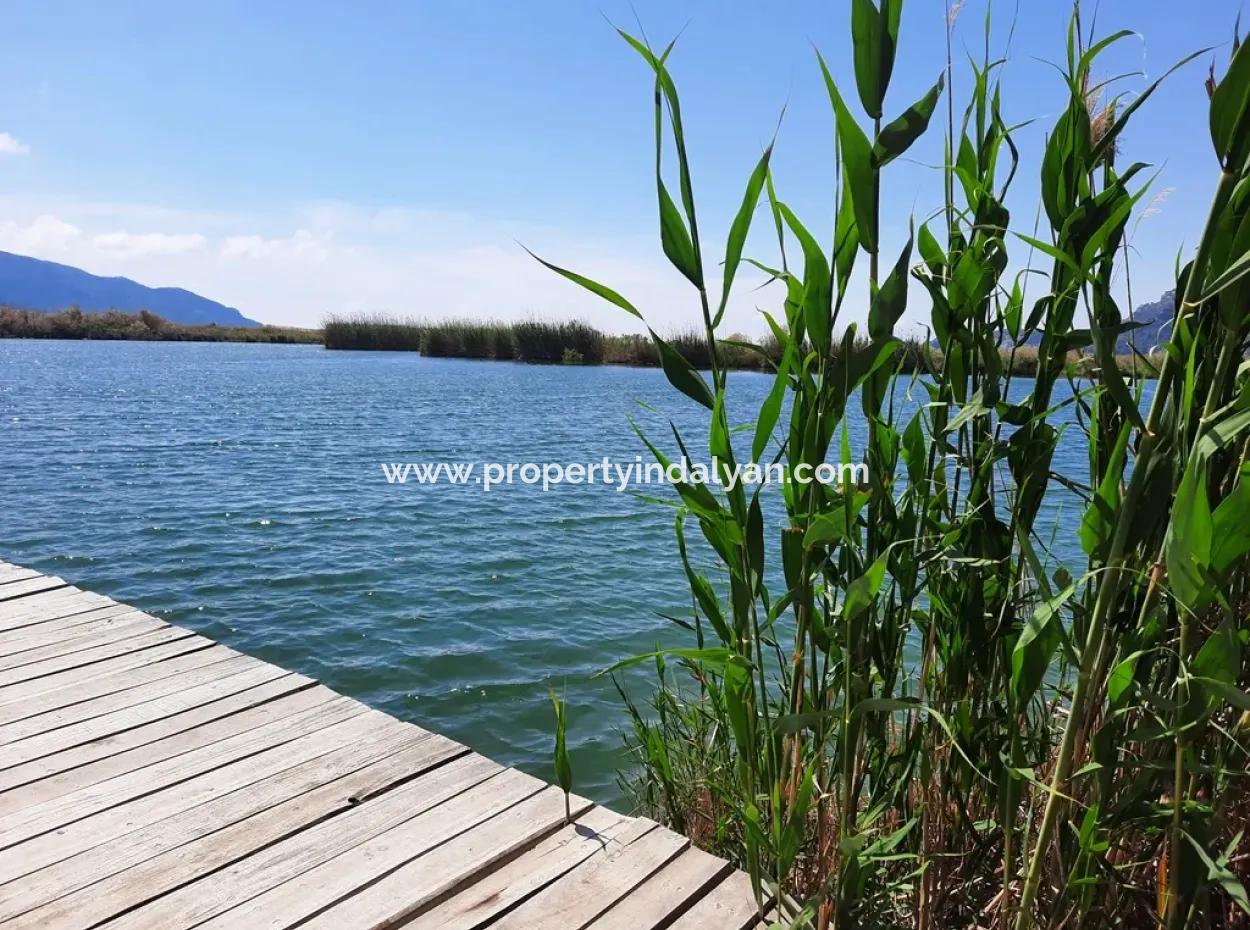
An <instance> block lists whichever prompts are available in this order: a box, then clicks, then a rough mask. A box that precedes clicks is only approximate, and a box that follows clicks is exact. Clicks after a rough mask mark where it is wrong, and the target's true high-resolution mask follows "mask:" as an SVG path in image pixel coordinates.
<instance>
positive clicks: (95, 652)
mask: <svg viewBox="0 0 1250 930" xmlns="http://www.w3.org/2000/svg"><path fill="white" fill-rule="evenodd" d="M194 635H195V634H194V633H192V632H191V631H190V630H184V629H182V628H181V627H176V626H166V627H165V628H164V629H163V630H153V631H151V632H148V633H143V634H140V635H139V636H132V637H130V638H129V639H125V640H122V641H120V642H116V643H109V644H108V645H105V646H96V647H94V648H92V649H84V650H83V651H82V652H74V653H71V654H70V655H67V656H58V657H57V658H55V659H45V660H44V661H42V662H34V663H32V664H30V665H22V666H19V667H17V668H11V669H7V670H5V671H0V688H2V687H5V686H8V685H15V684H21V683H22V682H24V681H30V680H32V679H35V678H43V677H45V676H47V675H53V674H55V673H57V672H65V671H69V670H71V669H75V668H80V667H81V666H84V665H92V664H94V663H97V662H99V661H100V660H101V659H115V658H118V657H123V658H124V657H129V656H132V655H134V654H136V653H138V652H141V651H142V650H144V649H147V648H148V647H149V646H160V645H162V644H164V643H170V642H175V641H177V640H180V639H186V638H188V637H191V636H194ZM2 693H3V692H0V694H2Z"/></svg>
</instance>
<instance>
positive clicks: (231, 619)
mask: <svg viewBox="0 0 1250 930" xmlns="http://www.w3.org/2000/svg"><path fill="white" fill-rule="evenodd" d="M732 380H733V382H734V383H735V384H736V387H735V392H736V393H735V395H734V400H735V401H736V402H737V403H739V404H742V405H744V406H743V407H742V408H741V409H743V411H744V416H743V419H745V418H746V416H747V415H749V411H750V408H755V407H757V406H758V403H759V402H760V401H761V400H762V398H763V396H764V394H765V392H766V390H767V388H768V384H769V379H768V378H767V377H765V376H763V375H756V374H742V375H735V376H734V377H733V379H732ZM638 401H642V402H644V403H645V404H649V405H651V406H652V407H655V408H657V409H658V411H660V412H661V413H662V414H664V415H672V416H673V417H674V418H675V419H676V421H677V422H678V424H679V425H681V426H682V427H683V429H684V430H685V431H686V432H687V435H688V441H689V444H690V447H691V450H692V453H694V454H696V455H697V453H696V452H695V449H696V448H702V447H703V446H702V445H701V438H702V436H701V429H700V427H699V423H700V418H699V416H698V413H697V410H692V409H691V408H692V407H693V405H692V404H690V403H689V402H685V401H684V400H683V399H680V398H676V399H675V398H674V394H673V392H672V391H671V389H670V388H669V387H668V385H667V383H666V382H665V381H664V378H663V375H662V374H661V373H659V372H658V371H655V370H650V369H630V368H613V367H602V368H576V367H537V366H527V365H519V364H508V363H499V362H470V361H459V360H443V359H425V358H421V357H419V356H417V355H414V354H409V353H341V352H327V351H324V350H323V349H321V348H319V347H308V346H266V345H230V344H194V343H100V342H51V341H29V342H28V341H13V340H6V341H0V475H2V476H3V478H2V479H0V481H2V483H0V487H2V488H3V495H2V497H0V558H2V559H5V560H7V561H10V562H17V563H20V564H24V565H29V566H31V567H34V568H37V569H39V570H41V571H45V572H49V573H56V574H60V575H62V576H64V577H66V578H67V579H68V580H70V581H72V582H74V583H75V584H78V585H80V586H83V587H86V588H90V589H93V590H97V591H101V592H103V593H105V594H108V595H110V596H112V597H115V598H117V599H119V600H123V601H127V602H129V603H133V604H135V605H136V606H138V607H140V608H142V609H144V610H146V611H148V612H150V613H154V614H157V615H159V616H161V617H164V618H165V619H167V620H170V621H171V622H174V623H178V624H181V625H183V626H186V627H189V628H191V629H194V630H196V631H197V632H200V633H203V634H204V635H206V636H210V637H213V638H214V639H217V640H219V641H221V642H223V643H225V644H227V645H229V646H231V647H233V648H236V649H239V650H241V651H244V652H247V653H249V654H252V655H255V656H258V657H260V658H262V659H266V660H268V661H271V662H274V663H276V664H278V665H282V666H284V667H286V668H290V669H294V670H296V671H299V672H302V673H303V674H305V675H309V676H312V677H315V678H317V679H319V680H320V681H322V682H324V683H325V684H326V685H328V686H330V687H331V688H334V689H336V690H338V691H342V692H344V693H346V694H349V695H352V696H353V697H357V698H359V699H361V700H363V701H365V702H367V703H369V704H371V705H373V706H375V707H379V708H381V709H383V710H386V711H388V712H390V713H392V714H395V715H396V716H399V717H402V718H404V719H408V720H412V721H414V722H417V723H420V724H422V725H424V726H427V727H429V728H431V729H434V730H437V731H438V732H441V733H444V734H446V735H448V736H450V737H452V738H455V739H458V740H461V741H463V742H465V743H467V744H469V745H470V746H472V747H473V748H474V749H477V750H479V751H481V752H483V753H485V754H487V755H490V756H492V757H494V758H496V759H498V760H499V761H501V762H505V763H508V764H514V765H519V766H520V767H522V768H524V769H527V770H529V771H531V772H534V773H535V774H539V775H541V776H543V777H547V776H548V773H549V764H548V759H549V754H550V746H551V736H550V733H551V723H552V721H551V708H550V702H549V698H548V693H547V689H548V686H549V685H555V686H556V687H557V689H559V688H562V687H564V686H565V685H566V684H567V688H568V696H569V703H570V739H571V742H572V749H573V753H574V766H575V771H576V778H577V782H578V784H577V788H578V790H579V791H581V792H582V793H585V794H588V795H591V796H593V797H595V798H597V799H599V800H602V801H608V802H615V801H619V795H618V792H617V789H616V787H615V783H614V775H613V773H614V772H615V771H616V769H617V768H618V767H619V765H620V764H622V762H623V758H622V753H621V750H620V746H621V740H620V735H619V732H620V727H621V725H622V724H623V722H624V718H623V715H622V712H621V710H620V707H619V703H618V700H617V697H616V694H615V691H614V690H613V689H612V686H611V684H610V682H609V681H608V680H607V679H604V678H598V679H592V677H591V676H593V674H594V673H595V672H597V671H599V670H601V669H603V668H604V667H606V666H607V665H609V664H611V663H612V662H614V661H616V660H618V659H620V658H622V657H625V656H629V655H634V654H637V653H640V652H646V651H649V650H650V649H652V648H654V646H655V644H656V643H657V641H664V642H669V643H676V641H677V640H678V639H680V637H675V635H674V630H673V628H672V626H671V624H669V623H668V622H667V621H665V620H662V619H660V618H659V617H657V615H656V612H657V611H660V612H669V613H680V612H683V611H685V610H686V609H687V598H686V597H685V596H684V594H683V592H685V591H686V586H685V581H684V578H683V577H682V575H681V573H680V570H679V569H678V568H677V567H676V566H675V565H674V561H675V557H674V544H673V535H672V513H671V511H669V510H668V509H666V508H663V507H659V506H657V505H655V504H653V503H648V502H646V501H644V500H641V499H640V498H639V497H638V496H636V495H633V494H630V493H624V494H622V493H618V492H617V491H616V490H615V489H614V488H612V487H609V486H605V485H602V484H598V485H593V486H592V485H584V486H576V487H575V486H562V487H558V488H556V489H555V490H553V491H551V492H549V493H543V492H542V490H541V489H539V488H533V487H526V486H521V485H515V486H512V487H507V488H499V489H497V490H494V491H491V492H490V493H483V491H482V490H481V488H480V487H478V486H451V485H448V484H441V485H438V486H428V485H427V486H421V485H416V484H412V483H409V484H406V485H392V484H388V483H387V481H386V479H385V477H384V475H383V472H382V469H381V463H382V462H387V463H390V462H405V461H420V462H440V461H445V462H469V461H497V462H511V461H515V462H543V461H555V462H597V461H599V460H601V459H602V458H603V457H604V456H610V457H612V458H614V459H616V460H618V461H633V460H634V458H635V456H637V455H644V454H645V452H646V450H645V449H644V448H643V447H642V445H641V443H640V442H639V441H638V439H637V437H635V436H634V434H633V433H632V431H631V430H630V428H629V425H628V421H627V417H628V416H634V417H635V418H637V419H639V420H640V422H641V423H642V424H643V425H644V426H645V427H646V428H648V430H649V431H650V432H651V433H652V434H653V435H654V436H656V437H657V438H666V430H667V426H666V421H665V418H664V416H661V415H660V413H655V412H649V411H648V410H646V409H645V408H643V407H640V406H639V405H638V403H637V402H638ZM1071 432H1072V433H1073V434H1074V435H1075V433H1076V431H1075V430H1073V431H1071ZM665 445H666V446H670V447H671V442H668V443H665ZM859 449H860V446H859V445H858V444H857V445H856V451H857V452H858V451H859ZM1064 454H1065V455H1067V456H1069V461H1068V463H1067V464H1068V465H1070V466H1071V467H1072V472H1073V473H1074V474H1080V472H1081V471H1082V470H1083V462H1082V460H1081V458H1080V456H1081V455H1083V448H1082V446H1081V444H1080V442H1079V441H1076V442H1068V443H1067V444H1066V445H1065V450H1064ZM1057 465H1058V467H1059V468H1060V470H1064V465H1065V463H1064V462H1063V461H1060V462H1058V463H1057ZM655 490H656V491H657V492H658V493H660V494H666V493H667V492H666V491H664V490H663V489H658V488H657V489H655ZM1048 519H1050V520H1051V521H1052V522H1054V523H1055V525H1056V526H1062V525H1064V524H1066V525H1068V526H1069V528H1070V527H1071V526H1073V525H1074V523H1072V522H1069V520H1067V519H1065V517H1064V515H1063V514H1061V513H1051V514H1049V515H1048ZM772 522H773V523H776V522H777V520H776V518H775V517H774V520H773V521H772ZM1039 530H1042V528H1040V527H1039ZM1057 544H1058V546H1059V548H1060V550H1061V553H1062V552H1064V551H1068V550H1072V548H1073V547H1074V546H1075V545H1076V541H1075V533H1074V532H1069V533H1060V534H1058V538H1057ZM770 545H771V541H770ZM1076 552H1077V553H1079V548H1077V549H1076ZM1068 554H1072V553H1071V552H1069V553H1068Z"/></svg>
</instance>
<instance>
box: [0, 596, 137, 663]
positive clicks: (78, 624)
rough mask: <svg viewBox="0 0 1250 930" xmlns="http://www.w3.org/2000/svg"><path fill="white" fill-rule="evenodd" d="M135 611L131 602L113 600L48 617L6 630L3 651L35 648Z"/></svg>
mask: <svg viewBox="0 0 1250 930" xmlns="http://www.w3.org/2000/svg"><path fill="white" fill-rule="evenodd" d="M133 612H134V608H133V607H131V606H130V605H128V604H110V605H108V606H107V607H96V608H93V609H92V610H88V611H85V612H84V613H80V614H72V615H71V616H68V617H62V618H60V619H59V620H45V621H44V622H43V623H36V624H34V625H33V626H24V627H19V628H18V629H16V630H10V631H9V632H8V633H6V634H4V639H3V640H0V655H11V654H13V653H14V652H21V651H22V650H23V649H34V648H36V647H38V646H46V645H48V644H50V643H56V642H60V641H61V640H63V639H69V638H70V637H71V636H79V635H81V634H82V633H84V632H86V630H87V629H88V628H89V625H90V624H97V625H98V624H100V623H101V622H102V621H106V620H108V619H110V618H112V617H117V616H120V615H121V614H129V613H133Z"/></svg>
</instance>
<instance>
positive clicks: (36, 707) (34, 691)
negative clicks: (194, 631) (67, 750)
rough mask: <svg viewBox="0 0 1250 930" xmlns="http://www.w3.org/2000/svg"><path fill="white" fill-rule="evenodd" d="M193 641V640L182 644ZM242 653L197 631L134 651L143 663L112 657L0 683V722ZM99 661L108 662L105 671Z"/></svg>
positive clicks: (21, 717) (39, 712)
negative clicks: (17, 681) (18, 681)
mask: <svg viewBox="0 0 1250 930" xmlns="http://www.w3.org/2000/svg"><path fill="white" fill-rule="evenodd" d="M187 643H190V645H184V644H187ZM239 655H240V653H237V652H235V651H234V650H233V649H229V648H227V647H226V646H214V645H211V640H207V639H200V638H199V637H193V638H192V640H185V639H180V640H177V641H176V642H175V643H172V644H170V645H168V646H158V647H155V648H153V649H147V650H144V651H143V652H142V653H135V654H134V657H135V658H140V657H141V658H143V659H145V660H146V661H145V662H144V663H141V664H136V663H135V662H125V661H123V660H124V659H125V658H126V657H124V656H123V657H122V659H111V660H108V661H107V662H101V663H98V664H97V665H94V666H90V667H87V668H85V669H74V670H72V671H69V672H62V673H61V674H59V675H51V676H49V677H47V678H40V679H37V680H35V681H31V682H23V683H22V684H20V685H12V686H10V687H8V688H0V725H2V724H6V723H12V722H13V721H15V720H24V719H25V718H27V717H33V716H36V715H37V714H43V713H48V712H49V711H53V710H57V709H59V708H62V707H68V706H70V705H72V704H78V703H81V702H83V701H89V700H91V699H93V698H97V697H101V696H102V695H105V694H112V693H113V692H115V691H125V690H126V689H127V688H133V687H136V686H138V685H142V684H146V683H147V682H149V681H156V680H158V679H161V678H167V677H169V676H171V675H181V674H183V673H184V672H187V671H190V670H191V669H195V668H199V667H201V666H204V665H209V664H211V663H213V662H222V661H225V660H226V659H234V658H238V656H239ZM101 666H108V668H105V669H104V670H103V671H101V670H100V667H101Z"/></svg>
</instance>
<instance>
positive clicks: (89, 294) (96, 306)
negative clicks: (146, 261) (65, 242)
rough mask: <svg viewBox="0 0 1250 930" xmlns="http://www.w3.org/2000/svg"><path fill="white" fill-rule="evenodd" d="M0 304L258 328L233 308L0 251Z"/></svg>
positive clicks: (170, 289)
mask: <svg viewBox="0 0 1250 930" xmlns="http://www.w3.org/2000/svg"><path fill="white" fill-rule="evenodd" d="M0 305H8V306H11V307H21V308H23V309H26V310H40V311H55V310H64V309H65V308H66V307H70V306H76V307H78V308H79V309H80V310H83V311H84V312H87V313H97V312H101V311H104V310H125V311H127V312H130V313H135V312H137V311H139V310H150V311H152V312H153V313H155V314H157V315H158V316H162V317H164V318H165V319H167V320H171V321H173V322H175V323H186V324H189V325H198V326H205V325H208V324H210V323H216V324H217V325H218V326H259V325H260V324H259V323H258V322H256V321H255V320H249V319H248V318H247V317H245V316H244V315H243V314H241V313H240V312H239V311H238V310H236V309H234V307H227V306H225V305H224V304H219V303H217V301H215V300H209V299H208V298H207V297H201V296H200V295H199V294H193V293H191V292H190V291H187V290H183V289H182V288H180V287H145V286H144V285H142V284H139V283H138V282H137V281H131V280H130V279H129V278H102V277H100V276H99V275H94V274H88V273H87V272H85V271H83V270H82V269H80V268H71V267H70V266H69V265H60V264H57V263H56V262H46V261H43V260H42V259H38V258H30V257H28V256H25V255H14V254H12V253H11V252H0Z"/></svg>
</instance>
